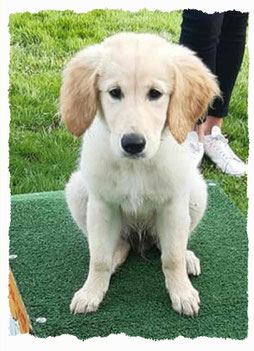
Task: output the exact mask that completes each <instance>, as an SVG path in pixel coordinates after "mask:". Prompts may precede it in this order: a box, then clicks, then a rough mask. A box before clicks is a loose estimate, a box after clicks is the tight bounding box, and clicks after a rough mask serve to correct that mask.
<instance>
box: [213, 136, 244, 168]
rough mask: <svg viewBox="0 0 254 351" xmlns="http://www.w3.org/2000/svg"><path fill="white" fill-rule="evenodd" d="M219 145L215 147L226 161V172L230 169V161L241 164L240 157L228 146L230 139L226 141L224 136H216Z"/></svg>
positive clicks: (214, 145) (215, 144)
mask: <svg viewBox="0 0 254 351" xmlns="http://www.w3.org/2000/svg"><path fill="white" fill-rule="evenodd" d="M214 139H215V140H216V141H218V142H217V143H214V144H213V147H214V149H215V150H216V151H218V152H219V153H220V155H221V157H222V158H223V159H224V160H225V164H224V170H226V169H227V168H228V165H229V163H230V161H232V160H235V161H237V162H241V160H240V159H239V157H238V156H237V155H236V154H235V153H234V152H233V150H232V149H231V148H230V146H229V145H228V139H226V138H225V137H224V136H223V135H222V134H219V135H216V136H215V137H214Z"/></svg>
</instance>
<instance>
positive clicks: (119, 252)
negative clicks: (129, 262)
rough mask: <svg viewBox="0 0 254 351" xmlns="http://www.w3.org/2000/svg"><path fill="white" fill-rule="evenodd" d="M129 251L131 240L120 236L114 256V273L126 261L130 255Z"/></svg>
mask: <svg viewBox="0 0 254 351" xmlns="http://www.w3.org/2000/svg"><path fill="white" fill-rule="evenodd" d="M129 251H130V244H129V242H128V241H127V240H124V239H122V238H119V241H118V244H117V248H116V252H115V254H114V258H113V264H112V274H113V273H115V272H116V270H117V268H119V267H120V266H121V265H122V264H123V263H124V261H125V260H126V258H127V256H128V253H129Z"/></svg>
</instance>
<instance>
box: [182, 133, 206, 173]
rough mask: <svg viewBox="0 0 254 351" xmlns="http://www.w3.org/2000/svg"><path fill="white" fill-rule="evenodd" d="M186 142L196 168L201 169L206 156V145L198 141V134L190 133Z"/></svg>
mask: <svg viewBox="0 0 254 351" xmlns="http://www.w3.org/2000/svg"><path fill="white" fill-rule="evenodd" d="M186 142H187V147H188V152H189V155H190V157H191V159H192V160H193V161H194V163H195V166H196V167H199V166H200V165H201V162H202V158H203V156H204V145H203V143H201V142H200V141H199V140H198V134H197V132H195V131H191V132H189V134H188V136H187V139H186Z"/></svg>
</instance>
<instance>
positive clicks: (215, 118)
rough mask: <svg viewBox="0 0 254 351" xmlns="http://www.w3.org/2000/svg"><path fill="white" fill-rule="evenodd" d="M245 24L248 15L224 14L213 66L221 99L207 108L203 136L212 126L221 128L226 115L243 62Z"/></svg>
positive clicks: (239, 13) (208, 132)
mask: <svg viewBox="0 0 254 351" xmlns="http://www.w3.org/2000/svg"><path fill="white" fill-rule="evenodd" d="M247 22H248V13H241V12H238V11H227V12H225V14H224V19H223V23H222V27H221V34H220V37H219V43H218V46H217V52H216V65H215V66H216V71H215V73H216V75H217V77H218V81H219V84H220V89H221V92H222V99H219V98H217V99H215V101H214V103H213V106H212V107H211V108H209V111H208V117H207V120H206V123H205V134H211V130H212V128H213V127H214V126H218V127H219V128H221V127H222V124H223V117H226V116H227V114H228V108H229V102H230V98H231V94H232V90H233V87H234V84H235V81H236V78H237V75H238V73H239V70H240V67H241V63H242V60H243V54H244V49H245V42H246V27H247Z"/></svg>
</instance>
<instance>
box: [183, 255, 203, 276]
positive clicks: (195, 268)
mask: <svg viewBox="0 0 254 351" xmlns="http://www.w3.org/2000/svg"><path fill="white" fill-rule="evenodd" d="M186 267H187V273H188V274H189V275H195V276H198V275H200V273H201V269H200V261H199V259H198V258H197V256H196V255H195V254H194V252H192V251H190V250H187V251H186Z"/></svg>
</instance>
